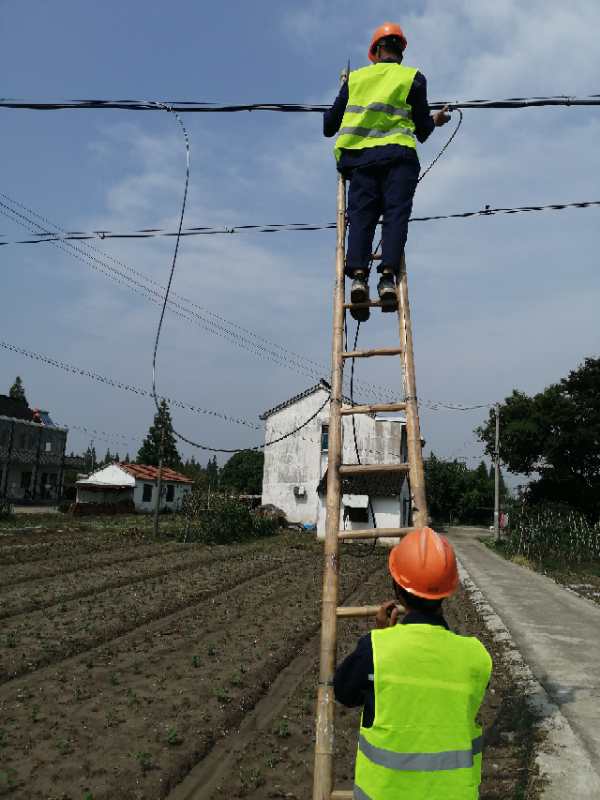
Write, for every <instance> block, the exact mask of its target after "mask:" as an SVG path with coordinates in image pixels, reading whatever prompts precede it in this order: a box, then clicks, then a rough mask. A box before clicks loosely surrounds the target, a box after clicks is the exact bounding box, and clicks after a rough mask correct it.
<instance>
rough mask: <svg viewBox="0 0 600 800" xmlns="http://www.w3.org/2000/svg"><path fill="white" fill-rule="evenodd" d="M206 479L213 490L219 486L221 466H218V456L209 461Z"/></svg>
mask: <svg viewBox="0 0 600 800" xmlns="http://www.w3.org/2000/svg"><path fill="white" fill-rule="evenodd" d="M206 478H207V480H208V485H209V486H212V487H213V488H215V487H216V486H217V484H218V482H219V465H218V464H217V457H216V456H213V457H212V458H209V459H208V464H207V465H206Z"/></svg>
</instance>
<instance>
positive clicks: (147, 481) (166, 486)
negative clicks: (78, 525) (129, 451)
mask: <svg viewBox="0 0 600 800" xmlns="http://www.w3.org/2000/svg"><path fill="white" fill-rule="evenodd" d="M161 483H162V487H161V500H160V508H161V510H163V509H169V510H171V511H178V510H179V509H180V508H181V504H182V502H183V498H184V497H185V495H186V494H189V492H191V491H192V484H193V481H191V480H190V479H189V478H188V477H187V476H186V475H182V474H181V473H180V472H175V470H173V469H169V468H168V467H163V469H162V481H161ZM75 485H76V487H77V500H76V503H77V504H78V505H94V504H96V505H125V504H127V503H128V502H133V505H134V507H135V510H136V511H154V508H155V507H156V492H157V490H158V467H151V466H146V465H144V464H116V463H115V464H109V466H107V467H104V468H103V469H99V470H97V471H96V472H93V473H92V474H91V475H90V476H89V477H87V478H82V479H81V480H78V481H77V483H76V484H75Z"/></svg>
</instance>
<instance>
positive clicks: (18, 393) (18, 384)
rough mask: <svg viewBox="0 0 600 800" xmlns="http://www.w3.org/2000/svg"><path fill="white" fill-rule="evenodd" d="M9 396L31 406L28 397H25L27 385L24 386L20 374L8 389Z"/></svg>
mask: <svg viewBox="0 0 600 800" xmlns="http://www.w3.org/2000/svg"><path fill="white" fill-rule="evenodd" d="M8 396H9V397H10V398H11V400H17V401H18V402H19V403H23V405H26V406H29V403H28V402H27V398H26V397H25V387H24V386H23V381H22V380H21V378H20V377H19V375H17V377H16V378H15V382H14V383H13V385H12V386H11V387H10V389H9V390H8Z"/></svg>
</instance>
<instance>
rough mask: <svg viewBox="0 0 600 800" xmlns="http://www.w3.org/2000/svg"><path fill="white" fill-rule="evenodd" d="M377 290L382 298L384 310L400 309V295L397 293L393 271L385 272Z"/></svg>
mask: <svg viewBox="0 0 600 800" xmlns="http://www.w3.org/2000/svg"><path fill="white" fill-rule="evenodd" d="M377 292H378V293H379V299H380V300H381V310H382V311H383V312H389V311H396V310H397V309H398V296H397V294H396V281H395V279H394V273H393V272H388V271H386V272H383V273H382V275H381V278H379V283H378V284H377Z"/></svg>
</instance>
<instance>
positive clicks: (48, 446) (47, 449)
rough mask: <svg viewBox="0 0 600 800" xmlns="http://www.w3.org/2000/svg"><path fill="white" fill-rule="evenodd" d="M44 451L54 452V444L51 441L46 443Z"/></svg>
mask: <svg viewBox="0 0 600 800" xmlns="http://www.w3.org/2000/svg"><path fill="white" fill-rule="evenodd" d="M44 449H45V450H46V452H47V453H51V452H52V442H51V441H50V440H48V441H47V442H46V444H45V445H44Z"/></svg>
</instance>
